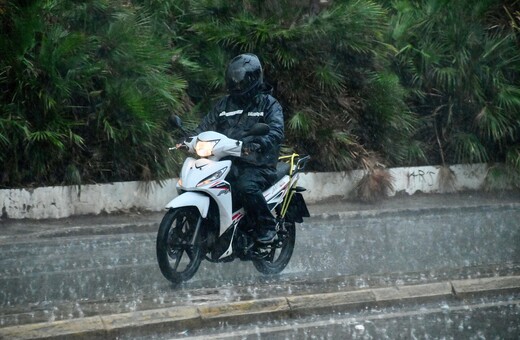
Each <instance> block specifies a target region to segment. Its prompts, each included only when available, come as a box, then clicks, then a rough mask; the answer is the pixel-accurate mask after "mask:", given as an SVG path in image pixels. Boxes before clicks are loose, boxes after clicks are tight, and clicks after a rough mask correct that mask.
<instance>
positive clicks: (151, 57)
mask: <svg viewBox="0 0 520 340" xmlns="http://www.w3.org/2000/svg"><path fill="white" fill-rule="evenodd" d="M519 3H520V2H519V1H514V0H513V1H498V2H497V1H492V0H476V1H472V2H471V4H472V5H471V6H468V5H467V3H466V1H457V2H454V1H448V0H419V1H408V0H393V1H384V0H379V1H376V0H372V1H370V0H365V1H361V0H334V1H329V2H328V3H326V4H322V3H320V2H318V1H310V2H309V1H307V0H279V1H274V0H267V1H253V0H133V1H130V0H127V1H123V0H115V1H114V0H112V1H108V0H82V1H81V0H74V1H66V0H25V1H8V0H0V18H1V28H2V29H1V33H0V34H1V37H0V38H1V39H0V44H1V45H0V89H1V92H0V110H1V111H0V148H1V149H2V152H1V153H0V161H1V162H2V164H3V165H2V167H3V168H2V178H0V186H4V187H13V186H20V185H24V186H27V185H42V184H47V185H49V184H61V183H73V184H79V183H91V182H106V181H120V180H138V179H140V180H150V179H158V180H160V179H164V178H167V177H170V176H175V175H176V171H178V162H179V159H180V158H181V157H182V155H179V154H173V155H169V154H167V152H166V149H167V146H168V145H169V144H170V143H171V141H172V136H171V135H170V132H169V131H168V130H167V126H166V125H165V122H166V118H167V117H168V115H170V114H171V113H176V114H179V115H180V116H182V118H183V119H184V120H185V123H186V124H187V125H188V127H189V126H192V125H194V124H196V122H197V121H198V119H200V117H201V116H202V115H203V114H204V113H205V112H206V111H207V110H208V109H209V107H210V106H211V104H212V103H213V102H214V101H215V99H216V97H218V96H220V95H222V94H223V93H224V88H223V83H224V81H223V71H224V69H225V67H226V63H227V61H228V60H229V58H231V57H232V56H233V55H235V54H238V53H242V52H253V53H256V54H258V55H259V56H260V58H261V60H262V62H263V64H264V65H265V76H266V79H267V81H268V82H269V83H270V84H271V85H273V86H274V95H275V97H277V98H278V99H279V100H280V102H281V103H282V105H283V107H284V113H285V119H286V144H287V147H288V148H292V149H295V150H296V151H298V152H301V153H309V154H311V156H312V159H313V161H312V164H311V166H312V168H313V169H315V170H329V171H333V170H348V169H353V168H366V169H371V170H372V169H375V168H378V167H379V166H382V165H384V166H406V165H424V164H435V165H436V164H444V165H446V164H454V163H461V162H490V163H493V162H501V163H505V164H507V165H508V166H509V167H508V169H509V171H511V170H512V171H511V172H510V173H512V174H514V173H515V171H516V172H518V171H520V137H519V134H520V85H519V84H520V80H519V76H520V53H519V46H520V39H519V37H520V36H519V34H520V32H519V31H520V29H519V26H520V12H519V10H518V8H519ZM320 6H321V7H320ZM173 138H176V137H175V136H174V137H173ZM515 169H516V170H515Z"/></svg>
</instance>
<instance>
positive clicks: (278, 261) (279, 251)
mask: <svg viewBox="0 0 520 340" xmlns="http://www.w3.org/2000/svg"><path fill="white" fill-rule="evenodd" d="M283 234H285V235H283ZM280 237H283V238H284V241H283V243H282V246H281V247H274V246H273V247H272V248H271V250H270V253H269V255H268V256H266V257H265V258H263V259H258V260H253V265H254V266H255V268H256V269H257V270H258V271H259V272H260V273H262V274H267V275H272V274H278V273H280V272H281V271H282V270H284V269H285V267H286V266H287V264H288V263H289V260H290V259H291V256H292V253H293V250H294V243H295V241H296V228H295V224H294V223H293V222H285V230H282V231H278V238H280Z"/></svg>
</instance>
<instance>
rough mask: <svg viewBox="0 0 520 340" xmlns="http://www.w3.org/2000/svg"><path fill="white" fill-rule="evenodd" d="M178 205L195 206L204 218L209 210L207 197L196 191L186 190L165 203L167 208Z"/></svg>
mask: <svg viewBox="0 0 520 340" xmlns="http://www.w3.org/2000/svg"><path fill="white" fill-rule="evenodd" d="M180 207H197V209H198V210H199V212H200V215H201V216H202V217H203V218H206V217H207V216H208V210H209V197H208V196H206V195H204V194H201V193H198V192H191V191H187V192H184V193H182V194H180V195H179V196H177V197H175V198H174V199H172V200H171V201H170V203H168V204H166V208H167V209H170V208H180Z"/></svg>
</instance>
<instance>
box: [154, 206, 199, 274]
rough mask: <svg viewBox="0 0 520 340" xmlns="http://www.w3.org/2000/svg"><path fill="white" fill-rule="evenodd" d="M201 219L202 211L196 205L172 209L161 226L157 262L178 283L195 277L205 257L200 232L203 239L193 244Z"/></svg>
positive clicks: (163, 271) (163, 272)
mask: <svg viewBox="0 0 520 340" xmlns="http://www.w3.org/2000/svg"><path fill="white" fill-rule="evenodd" d="M199 218H200V213H199V211H198V210H197V209H196V208H194V207H182V208H178V209H170V210H169V211H168V212H167V213H166V215H165V216H164V217H163V219H162V221H161V225H160V226H159V232H158V233H157V243H156V250H157V261H158V262H159V268H160V269H161V273H162V274H163V275H164V277H165V278H167V279H168V280H169V281H171V282H173V283H175V284H177V283H180V282H182V281H187V280H189V279H191V278H192V277H193V275H195V273H196V272H197V270H198V269H199V266H200V262H201V261H202V257H203V256H204V254H203V251H202V247H201V245H200V239H201V237H200V235H199V237H198V239H199V241H198V242H197V243H196V244H195V245H191V241H192V238H193V233H194V232H195V226H196V225H197V221H198V219H199ZM183 255H186V256H183Z"/></svg>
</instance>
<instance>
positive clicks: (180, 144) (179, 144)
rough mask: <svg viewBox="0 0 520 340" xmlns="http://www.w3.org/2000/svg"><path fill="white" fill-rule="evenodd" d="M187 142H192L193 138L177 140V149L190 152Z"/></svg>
mask: <svg viewBox="0 0 520 340" xmlns="http://www.w3.org/2000/svg"><path fill="white" fill-rule="evenodd" d="M187 142H188V143H189V142H191V138H185V137H183V138H180V139H179V140H177V143H175V147H176V148H177V149H179V150H188V149H189V147H188V146H187V145H186V143H187Z"/></svg>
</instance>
